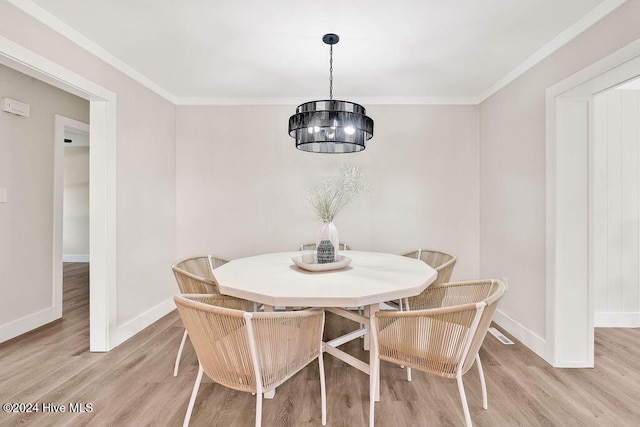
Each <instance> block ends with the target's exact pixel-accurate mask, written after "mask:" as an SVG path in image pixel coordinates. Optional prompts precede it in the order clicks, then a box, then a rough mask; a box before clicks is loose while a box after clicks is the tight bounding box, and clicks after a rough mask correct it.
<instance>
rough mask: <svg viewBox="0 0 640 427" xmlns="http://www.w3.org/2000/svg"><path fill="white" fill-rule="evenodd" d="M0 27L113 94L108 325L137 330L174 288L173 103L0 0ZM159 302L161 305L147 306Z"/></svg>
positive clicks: (154, 313) (14, 39) (157, 313)
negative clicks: (111, 313)
mask: <svg viewBox="0 0 640 427" xmlns="http://www.w3.org/2000/svg"><path fill="white" fill-rule="evenodd" d="M0 29H1V30H0V34H1V35H3V36H5V37H7V38H9V39H11V40H13V41H15V42H16V43H18V44H20V45H22V46H24V47H26V48H27V49H30V50H32V51H34V52H36V53H37V54H39V55H42V56H44V57H45V58H48V59H49V60H51V61H53V62H55V63H58V64H60V65H61V66H63V67H65V68H67V69H69V70H71V71H73V72H75V73H76V74H78V75H80V76H82V77H84V78H86V79H87V80H90V81H93V82H95V83H96V84H98V85H100V86H102V87H104V88H106V89H107V90H109V91H111V92H114V93H115V94H116V96H117V117H116V121H117V133H116V139H117V146H116V159H115V161H116V177H115V180H116V222H117V224H116V230H115V232H116V252H117V259H116V260H115V266H116V267H115V268H116V298H117V300H116V308H117V310H116V325H112V326H115V327H116V328H117V327H119V326H122V325H123V324H125V323H127V322H130V323H129V326H130V327H129V328H128V329H127V331H128V332H126V333H125V335H126V334H128V333H130V332H135V331H136V330H138V329H139V328H140V326H139V325H143V324H145V323H146V322H147V321H149V320H151V319H152V318H153V317H154V316H158V315H162V312H163V311H165V312H166V310H167V309H170V307H171V306H170V304H169V303H168V301H169V300H170V298H171V296H172V295H173V294H174V292H175V286H176V285H175V279H174V278H173V277H172V274H171V269H170V268H169V266H170V265H171V263H172V262H173V261H174V260H175V256H176V253H175V224H176V217H175V209H176V208H175V206H176V203H175V194H176V187H175V179H176V172H175V106H174V105H173V104H172V103H171V102H169V101H167V100H166V99H164V98H161V97H160V96H158V95H157V94H155V93H153V92H151V91H150V90H148V89H147V88H145V87H143V86H142V85H140V84H139V83H137V82H135V81H133V80H132V79H131V78H129V77H127V76H125V75H124V74H122V73H121V72H119V71H117V70H116V69H114V68H113V67H111V66H109V65H107V64H106V63H104V62H103V61H102V60H99V59H98V58H97V57H95V56H93V55H92V54H90V53H89V52H87V51H85V50H83V49H82V48H80V47H78V46H77V45H76V44H74V43H72V42H71V41H69V40H68V39H66V38H65V37H64V36H62V35H60V34H58V33H55V32H54V31H52V30H50V29H49V28H47V27H46V26H44V25H43V24H41V23H39V22H37V21H36V20H34V19H33V18H31V17H30V16H28V15H27V14H25V13H23V12H21V11H19V10H18V9H16V8H15V7H13V6H11V5H9V4H8V3H6V2H0ZM85 121H86V120H85ZM8 250H12V248H11V249H8ZM5 254H6V252H4V253H0V259H2V258H3V256H4V255H5ZM43 257H44V255H43ZM4 271H6V270H4ZM49 281H50V278H49ZM161 304H163V305H161ZM159 305H161V307H162V309H160V310H159V311H151V312H149V310H151V309H153V308H154V307H156V306H159ZM144 316H147V317H145V318H144V320H140V319H141V317H144ZM153 320H155V319H153ZM131 322H132V323H131Z"/></svg>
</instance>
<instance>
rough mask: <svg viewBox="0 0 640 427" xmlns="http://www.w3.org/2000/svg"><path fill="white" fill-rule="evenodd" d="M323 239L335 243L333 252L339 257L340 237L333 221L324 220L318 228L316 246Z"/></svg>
mask: <svg viewBox="0 0 640 427" xmlns="http://www.w3.org/2000/svg"><path fill="white" fill-rule="evenodd" d="M322 240H329V241H330V242H331V244H332V245H333V251H334V252H333V253H334V254H335V256H336V258H337V257H338V249H339V247H340V240H339V239H338V229H337V228H336V226H335V225H334V224H333V222H323V223H322V224H321V225H320V227H319V228H318V231H317V232H316V247H318V246H319V245H320V242H321V241H322ZM334 261H335V259H334Z"/></svg>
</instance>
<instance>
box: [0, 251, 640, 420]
mask: <svg viewBox="0 0 640 427" xmlns="http://www.w3.org/2000/svg"><path fill="white" fill-rule="evenodd" d="M64 271H65V289H64V318H63V319H62V320H60V321H57V322H54V323H51V324H49V325H47V326H44V327H42V328H40V329H37V330H35V331H33V332H30V333H28V334H25V335H23V336H20V337H18V338H16V339H13V340H11V341H8V342H6V343H3V344H0V403H5V402H23V403H34V402H38V403H39V404H42V403H53V404H56V405H67V407H66V409H67V411H68V404H69V403H91V404H92V405H93V411H92V412H90V413H69V412H66V413H42V411H40V412H38V413H30V414H7V413H4V412H3V413H0V425H2V426H14V425H28V426H63V425H81V426H84V425H88V426H107V425H113V426H143V425H159V426H165V425H167V426H179V425H181V424H182V420H183V417H184V413H185V410H186V407H187V402H188V399H189V395H190V393H191V389H192V386H193V381H194V379H195V375H196V372H197V361H196V358H195V354H194V352H193V348H192V347H191V345H190V344H187V346H186V348H185V352H184V355H183V361H182V365H181V370H180V374H179V375H178V377H177V378H174V377H173V375H172V371H173V361H174V358H175V355H176V351H177V349H178V345H179V343H180V338H181V336H182V331H183V328H182V325H181V322H180V319H179V317H178V315H177V313H176V312H173V313H171V314H169V315H167V316H165V317H164V318H162V319H160V320H159V321H158V322H156V323H155V324H154V325H152V326H151V327H149V328H147V329H145V330H144V331H142V332H141V333H139V334H138V335H136V336H135V337H133V338H131V339H130V340H128V341H127V342H125V343H123V344H122V345H120V346H118V347H117V348H116V349H114V350H113V351H111V352H109V353H90V352H89V351H88V350H89V336H88V270H87V265H86V264H65V268H64ZM350 326H351V325H349V323H348V321H345V320H343V319H341V318H338V317H336V316H332V315H330V314H328V315H327V326H326V333H327V334H328V335H330V336H336V335H338V334H339V333H341V332H342V331H344V330H346V328H348V327H350ZM348 346H350V347H351V349H350V351H354V352H356V353H358V355H359V357H360V358H362V359H363V360H365V359H366V358H367V355H366V353H365V352H364V351H362V350H361V342H359V341H355V342H352V343H349V344H348ZM595 349H596V368H595V369H554V368H551V367H550V366H549V365H548V364H547V363H545V362H544V361H543V360H542V359H540V358H539V357H537V356H536V355H535V354H533V353H532V352H531V351H529V350H528V349H526V348H525V347H524V346H522V345H520V344H519V343H516V345H513V346H505V345H502V344H501V343H499V342H498V341H497V340H496V339H495V338H494V337H492V336H487V338H486V340H485V343H484V345H483V348H482V350H481V352H480V354H481V357H482V360H483V365H484V369H485V376H486V378H487V387H488V394H489V409H488V410H483V409H482V407H481V396H480V388H479V381H478V376H477V374H476V371H475V368H474V369H472V371H471V372H469V373H468V374H467V375H465V385H466V390H467V397H468V399H469V406H470V410H471V417H472V419H473V421H474V425H476V426H539V425H544V426H579V425H580V426H638V425H640V330H639V329H606V330H597V331H596V344H595ZM325 364H326V375H327V400H328V420H327V421H328V422H327V425H329V426H349V427H352V426H365V425H367V422H368V405H369V404H368V377H367V376H366V375H364V374H363V373H361V372H359V371H357V370H356V369H354V368H351V367H349V366H347V365H345V364H344V363H343V362H341V361H339V360H337V359H335V358H333V357H332V356H330V355H326V356H325ZM381 376H382V383H381V390H380V393H381V401H380V402H379V403H378V404H377V405H376V425H378V426H451V425H455V426H462V425H464V418H463V415H462V409H461V407H460V402H459V396H458V391H457V388H456V384H455V381H448V380H444V379H440V378H436V377H433V376H427V375H425V374H423V373H420V372H417V371H414V373H413V381H412V382H411V383H409V382H407V381H406V379H405V372H404V370H403V369H400V368H399V367H397V366H393V365H390V364H386V363H383V364H382V367H381ZM319 390H320V386H319V380H318V366H317V363H314V364H312V365H310V366H309V367H308V368H306V369H304V370H303V371H302V372H300V373H299V374H298V375H296V376H295V377H294V378H292V379H291V380H290V381H288V382H287V383H286V384H284V385H282V386H281V387H279V388H278V393H277V395H276V398H275V399H273V400H265V402H264V408H263V425H265V426H272V425H277V426H302V425H309V426H319V425H321V424H320V403H319ZM254 417H255V397H254V396H251V395H250V394H247V393H238V392H234V391H231V390H229V389H227V388H225V387H222V386H220V385H216V384H214V383H212V382H211V381H209V380H207V379H204V380H203V384H202V386H201V388H200V393H199V394H198V399H197V401H196V407H195V410H194V414H193V417H192V418H191V425H192V426H205V425H206V426H224V427H235V426H252V425H253V423H254Z"/></svg>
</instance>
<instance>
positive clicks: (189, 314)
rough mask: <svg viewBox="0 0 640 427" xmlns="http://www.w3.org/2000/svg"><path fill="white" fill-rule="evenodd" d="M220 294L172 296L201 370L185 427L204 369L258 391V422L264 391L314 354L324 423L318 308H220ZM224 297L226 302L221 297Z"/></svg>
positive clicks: (236, 387)
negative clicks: (251, 309)
mask: <svg viewBox="0 0 640 427" xmlns="http://www.w3.org/2000/svg"><path fill="white" fill-rule="evenodd" d="M221 298H224V297H221V296H220V295H178V296H175V297H174V301H175V303H176V305H177V306H178V312H179V313H180V317H181V318H182V321H183V322H184V324H185V326H186V328H187V330H188V331H189V336H190V337H191V342H192V343H193V347H194V348H195V350H196V354H197V355H198V362H199V369H198V375H197V377H196V381H195V384H194V386H193V391H192V393H191V399H190V400H189V405H188V407H187V413H186V415H185V418H184V424H183V425H184V426H185V427H186V426H188V425H189V419H190V418H191V413H192V411H193V407H194V404H195V400H196V396H197V394H198V389H199V387H200V382H201V381H202V374H203V373H206V374H207V376H208V377H209V378H211V379H212V380H213V381H215V382H216V383H218V384H221V385H223V386H225V387H228V388H231V389H233V390H237V391H244V392H249V393H255V394H256V422H255V425H256V427H259V426H260V425H261V423H262V395H263V394H264V393H265V392H268V391H270V390H274V389H275V388H276V387H278V386H279V385H280V384H282V383H284V382H285V381H286V380H287V379H289V378H291V377H292V376H294V375H295V374H296V373H298V372H299V371H300V370H301V369H303V368H304V367H305V366H307V365H308V364H309V363H311V362H312V361H314V360H315V359H318V365H319V369H320V394H321V409H322V425H326V422H327V405H326V390H325V378H324V363H323V359H322V332H323V329H324V311H323V310H320V309H312V310H300V311H286V312H261V313H251V312H247V311H242V310H236V309H231V308H226V307H223V306H222V305H224V304H220V301H221ZM223 302H224V301H223Z"/></svg>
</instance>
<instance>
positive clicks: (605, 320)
mask: <svg viewBox="0 0 640 427" xmlns="http://www.w3.org/2000/svg"><path fill="white" fill-rule="evenodd" d="M593 323H594V325H595V327H596V328H640V312H636V313H631V312H612V311H609V312H604V311H602V312H597V311H596V313H595V317H594V321H593Z"/></svg>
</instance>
